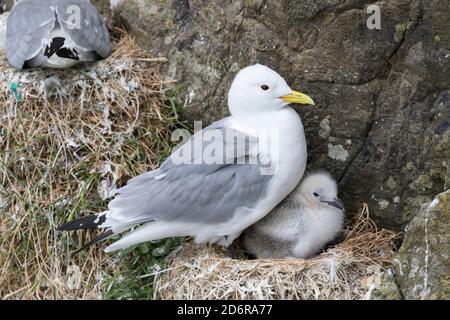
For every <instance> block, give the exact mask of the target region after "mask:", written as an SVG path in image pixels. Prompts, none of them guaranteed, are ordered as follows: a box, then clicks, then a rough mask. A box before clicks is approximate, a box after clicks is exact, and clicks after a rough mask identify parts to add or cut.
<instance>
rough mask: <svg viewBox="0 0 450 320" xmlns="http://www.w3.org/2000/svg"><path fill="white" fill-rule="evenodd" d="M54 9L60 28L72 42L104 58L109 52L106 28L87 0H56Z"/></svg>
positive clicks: (110, 49)
mask: <svg viewBox="0 0 450 320" xmlns="http://www.w3.org/2000/svg"><path fill="white" fill-rule="evenodd" d="M56 10H57V14H58V22H59V24H60V25H61V28H62V29H63V30H64V32H66V33H67V34H68V35H69V36H70V38H71V39H72V41H73V42H75V43H76V44H77V45H78V46H80V47H82V48H83V49H85V50H86V51H95V52H96V53H97V54H98V55H99V56H101V57H102V58H104V59H105V58H107V57H108V56H109V55H110V54H111V51H112V46H111V40H110V37H109V32H108V29H107V28H106V25H105V23H104V22H103V19H102V17H101V16H100V14H99V12H98V11H97V8H95V7H94V6H93V5H92V4H91V3H89V1H86V0H58V1H57V9H56ZM77 15H79V17H78V16H77ZM78 23H79V25H77V24H78Z"/></svg>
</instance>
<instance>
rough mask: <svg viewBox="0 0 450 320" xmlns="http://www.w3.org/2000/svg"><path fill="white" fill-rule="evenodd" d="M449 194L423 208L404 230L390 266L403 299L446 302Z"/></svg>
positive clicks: (449, 263) (449, 268)
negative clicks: (444, 300) (395, 256)
mask: <svg viewBox="0 0 450 320" xmlns="http://www.w3.org/2000/svg"><path fill="white" fill-rule="evenodd" d="M449 226H450V190H448V191H446V192H444V193H441V194H439V195H438V196H437V197H436V198H435V199H434V200H433V201H432V202H431V203H428V204H424V205H423V206H422V208H421V209H420V210H419V212H418V213H417V214H416V215H415V217H414V219H413V220H412V221H411V223H410V224H409V225H408V227H407V231H406V233H405V239H404V242H403V245H402V246H401V248H400V250H399V252H398V254H397V258H396V260H395V262H394V266H395V274H396V282H397V284H398V285H399V287H400V290H401V292H402V295H403V297H404V298H406V299H447V300H448V299H450V257H449V253H450V237H449V233H448V232H449Z"/></svg>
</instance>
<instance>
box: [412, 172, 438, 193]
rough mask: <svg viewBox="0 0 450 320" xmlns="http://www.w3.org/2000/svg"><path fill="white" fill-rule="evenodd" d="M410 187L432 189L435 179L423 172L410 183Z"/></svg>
mask: <svg viewBox="0 0 450 320" xmlns="http://www.w3.org/2000/svg"><path fill="white" fill-rule="evenodd" d="M409 187H410V188H411V189H413V190H424V189H431V188H433V180H432V179H431V177H430V176H428V175H425V174H421V175H420V176H419V177H418V178H417V179H416V180H414V181H413V182H412V183H411V184H410V185H409Z"/></svg>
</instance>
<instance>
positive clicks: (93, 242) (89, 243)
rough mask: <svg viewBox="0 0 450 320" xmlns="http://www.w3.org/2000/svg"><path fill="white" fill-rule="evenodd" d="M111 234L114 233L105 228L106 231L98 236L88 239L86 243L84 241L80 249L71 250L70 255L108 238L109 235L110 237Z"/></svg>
mask: <svg viewBox="0 0 450 320" xmlns="http://www.w3.org/2000/svg"><path fill="white" fill-rule="evenodd" d="M113 235H114V232H113V231H112V230H107V231H105V232H103V233H102V234H101V235H99V236H98V237H96V238H95V239H93V240H91V241H89V242H88V243H86V244H85V245H84V246H82V247H81V248H80V249H78V250H76V251H74V252H72V253H71V255H72V256H73V255H76V254H78V253H80V252H81V251H83V250H86V249H87V248H89V247H90V246H93V245H94V244H97V243H99V242H102V241H103V240H106V239H108V238H109V237H112V236H113Z"/></svg>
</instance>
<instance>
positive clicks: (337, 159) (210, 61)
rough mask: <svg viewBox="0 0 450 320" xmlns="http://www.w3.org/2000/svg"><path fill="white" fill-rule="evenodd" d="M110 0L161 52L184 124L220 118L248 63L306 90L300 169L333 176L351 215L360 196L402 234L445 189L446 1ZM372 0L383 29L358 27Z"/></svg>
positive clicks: (448, 163)
mask: <svg viewBox="0 0 450 320" xmlns="http://www.w3.org/2000/svg"><path fill="white" fill-rule="evenodd" d="M97 3H99V5H100V6H101V7H102V8H104V9H105V8H106V9H109V8H111V6H110V5H109V3H108V1H102V0H98V1H97ZM112 4H113V6H112V7H114V22H115V24H120V25H125V26H126V27H127V28H128V29H129V30H130V31H131V32H132V33H133V35H134V36H135V37H136V38H137V40H138V42H139V43H140V45H141V46H143V47H144V48H146V49H148V50H149V51H151V52H153V53H154V54H155V55H157V56H166V57H168V58H169V63H168V65H167V70H166V72H165V73H166V75H167V77H168V78H175V79H178V80H179V81H180V82H179V83H180V86H179V88H178V89H179V93H180V97H181V98H184V97H186V100H187V102H188V103H187V105H186V113H187V115H188V116H189V118H191V119H195V120H203V121H204V122H206V123H209V122H210V121H213V120H215V119H218V118H221V117H224V116H226V115H227V108H226V93H227V90H228V88H229V85H230V82H231V80H232V79H233V77H234V75H235V73H236V71H238V70H239V69H240V68H242V67H245V66H247V65H249V64H252V63H255V62H259V63H263V64H267V65H268V66H270V67H272V68H274V69H276V70H278V71H279V72H280V73H281V74H282V75H283V76H284V77H285V78H286V79H287V81H288V83H289V84H290V85H291V87H292V88H295V89H298V90H301V91H303V92H306V93H308V94H310V95H311V96H312V97H314V100H315V101H316V103H317V106H316V107H314V108H311V107H303V108H301V107H300V108H298V112H299V114H300V115H301V117H302V119H303V122H304V124H305V128H306V134H307V139H308V147H309V163H310V165H309V169H310V170H312V169H317V168H324V169H327V170H330V171H331V172H332V173H333V175H334V176H335V177H336V178H337V179H338V180H339V185H340V190H341V196H342V198H343V199H344V202H345V204H346V206H347V208H348V209H349V210H351V209H354V207H355V206H356V205H358V204H359V203H361V202H363V201H366V202H369V204H370V207H371V209H372V212H373V213H374V215H375V218H376V220H377V222H378V223H380V224H381V225H382V226H383V227H388V228H391V229H395V230H401V229H402V228H403V227H404V226H405V225H406V223H407V222H408V221H410V220H411V218H412V214H413V213H414V212H415V211H416V210H417V209H418V208H420V205H421V204H422V203H424V202H427V201H430V200H431V199H432V198H433V197H434V195H436V194H438V193H440V192H442V191H444V190H445V189H446V188H448V187H449V186H450V160H449V155H450V141H449V135H450V129H449V127H450V32H449V30H450V3H449V1H448V0H436V1H420V0H392V1H379V2H373V1H363V0H322V1H315V0H314V1H313V0H303V1H292V0H290V1H289V0H283V1H264V0H244V1H207V0H190V1H187V0H166V1H150V0H147V1H137V0H127V1H119V2H117V1H114V2H113V3H112ZM370 5H376V6H377V8H379V12H380V29H370V28H368V26H367V20H368V19H369V20H370V21H373V20H371V19H373V17H374V16H373V11H371V10H373V9H372V8H371V7H369V6H370ZM370 21H369V22H370ZM369 24H370V23H369Z"/></svg>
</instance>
